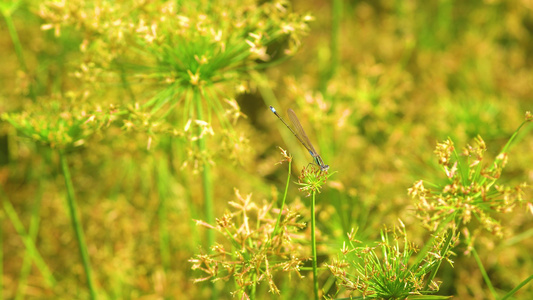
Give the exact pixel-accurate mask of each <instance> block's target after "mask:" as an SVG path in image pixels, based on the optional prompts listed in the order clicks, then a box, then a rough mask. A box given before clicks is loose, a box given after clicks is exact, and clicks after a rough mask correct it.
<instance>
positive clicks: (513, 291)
mask: <svg viewBox="0 0 533 300" xmlns="http://www.w3.org/2000/svg"><path fill="white" fill-rule="evenodd" d="M531 280H533V275H531V276H529V277H528V278H526V279H525V280H524V281H522V282H520V284H519V285H517V286H516V287H515V288H514V289H512V290H511V291H510V292H509V293H507V294H506V295H505V296H503V297H502V298H501V299H500V300H505V299H507V298H509V297H511V296H512V295H514V293H516V292H518V290H519V289H521V288H522V287H523V286H524V285H526V284H527V283H528V282H530V281H531Z"/></svg>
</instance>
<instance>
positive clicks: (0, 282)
mask: <svg viewBox="0 0 533 300" xmlns="http://www.w3.org/2000/svg"><path fill="white" fill-rule="evenodd" d="M0 201H1V202H2V206H3V204H4V197H2V199H1V200H0ZM0 225H1V227H2V228H0V300H3V299H4V213H2V212H0Z"/></svg>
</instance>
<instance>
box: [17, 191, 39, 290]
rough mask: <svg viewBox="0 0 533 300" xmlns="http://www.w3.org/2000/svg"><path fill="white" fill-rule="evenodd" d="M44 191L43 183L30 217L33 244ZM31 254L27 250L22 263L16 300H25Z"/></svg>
mask: <svg viewBox="0 0 533 300" xmlns="http://www.w3.org/2000/svg"><path fill="white" fill-rule="evenodd" d="M42 190H43V184H42V183H41V186H40V188H39V193H38V196H37V198H36V199H35V203H33V205H32V210H31V217H30V228H29V230H28V237H29V238H30V239H31V241H32V242H33V243H35V240H36V238H37V233H38V232H39V223H40V221H41V218H40V211H41V200H42V193H43V192H42ZM31 262H32V259H31V253H30V251H28V249H26V252H25V253H24V260H23V261H22V268H21V270H20V276H19V282H18V286H17V293H16V296H15V300H19V299H23V298H24V294H25V289H26V282H27V281H28V276H29V274H30V271H31Z"/></svg>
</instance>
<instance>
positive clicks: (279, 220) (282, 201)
mask: <svg viewBox="0 0 533 300" xmlns="http://www.w3.org/2000/svg"><path fill="white" fill-rule="evenodd" d="M291 164H292V159H289V170H288V172H287V183H286V184H285V192H284V193H283V199H282V200H281V206H280V208H279V214H278V219H277V221H276V226H275V227H274V231H272V236H271V238H270V240H272V239H273V238H274V236H276V234H277V233H278V230H279V224H280V222H281V215H282V214H283V208H284V207H285V201H286V200H287V192H288V191H289V183H290V180H291Z"/></svg>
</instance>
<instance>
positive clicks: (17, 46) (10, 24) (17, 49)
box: [2, 8, 36, 101]
mask: <svg viewBox="0 0 533 300" xmlns="http://www.w3.org/2000/svg"><path fill="white" fill-rule="evenodd" d="M12 9H13V10H9V11H2V15H3V16H4V20H5V21H6V26H7V30H8V32H9V35H10V36H11V41H13V47H14V48H15V53H16V54H17V58H18V61H19V63H20V68H21V69H22V71H24V73H26V74H28V65H27V64H26V60H25V59H24V53H23V51H22V44H21V43H20V39H19V36H18V34H17V30H16V29H15V24H14V23H13V18H11V15H12V12H13V11H14V9H15V8H12ZM28 90H29V95H30V98H31V99H32V100H33V101H36V95H35V91H34V88H33V82H30V84H29V87H28Z"/></svg>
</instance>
